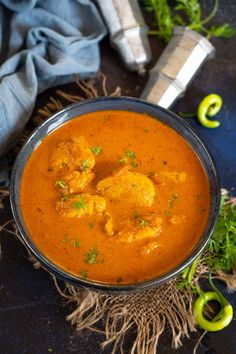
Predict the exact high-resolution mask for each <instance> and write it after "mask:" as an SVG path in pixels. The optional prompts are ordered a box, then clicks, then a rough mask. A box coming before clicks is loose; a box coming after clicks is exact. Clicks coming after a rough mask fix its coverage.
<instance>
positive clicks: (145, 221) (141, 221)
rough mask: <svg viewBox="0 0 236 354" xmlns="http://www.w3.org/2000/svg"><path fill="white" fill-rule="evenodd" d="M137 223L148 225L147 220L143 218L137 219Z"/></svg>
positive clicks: (143, 225)
mask: <svg viewBox="0 0 236 354" xmlns="http://www.w3.org/2000/svg"><path fill="white" fill-rule="evenodd" d="M139 225H140V226H142V227H146V226H148V225H149V221H147V220H144V219H139Z"/></svg>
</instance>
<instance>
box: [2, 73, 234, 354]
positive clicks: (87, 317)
mask: <svg viewBox="0 0 236 354" xmlns="http://www.w3.org/2000/svg"><path fill="white" fill-rule="evenodd" d="M106 80H107V78H106V76H105V75H104V74H102V73H99V74H98V77H97V78H95V79H92V80H89V81H86V82H85V81H80V80H76V84H77V85H78V89H79V90H80V91H81V92H82V95H72V94H68V93H66V92H64V91H62V90H57V91H56V95H57V96H59V99H58V98H57V99H56V98H54V97H50V98H49V103H47V105H46V106H45V107H44V108H43V109H39V110H38V112H37V115H36V116H35V117H34V118H33V123H34V125H35V126H37V125H39V124H40V123H42V122H43V121H44V120H45V118H48V117H49V116H50V115H52V114H53V113H55V112H56V111H58V110H59V109H61V108H62V107H64V106H65V105H66V104H68V102H69V103H75V102H79V101H81V100H83V99H86V98H92V97H97V96H108V91H107V86H106ZM97 86H100V87H99V88H100V92H101V94H99V89H98V88H97ZM119 95H120V88H119V87H117V88H116V90H115V91H114V92H113V93H111V94H110V96H119ZM84 96H85V97H84ZM62 101H64V102H63V103H62ZM30 133H31V131H28V130H25V131H24V133H23V134H22V136H21V138H20V141H19V143H18V144H17V145H16V147H15V148H14V149H13V150H12V156H14V155H15V154H16V153H17V152H18V150H19V148H20V146H21V145H22V144H23V143H24V141H25V140H26V139H27V138H28V136H29V134H30ZM222 193H223V194H224V195H225V194H226V193H227V191H225V190H223V191H222ZM8 197H9V191H8V189H0V209H1V208H3V206H4V204H3V200H4V199H5V198H8ZM226 203H231V204H233V205H235V198H233V199H230V200H229V199H226ZM2 230H4V231H7V232H8V233H9V234H13V235H15V236H17V238H18V239H19V240H20V241H21V242H22V240H21V237H20V235H19V232H18V230H17V227H16V225H15V223H14V220H8V221H6V222H5V223H4V224H3V225H1V226H0V232H1V231H2ZM0 254H1V248H0ZM206 256H207V254H206V253H205V254H203V255H202V257H201V259H200V262H199V263H198V266H197V270H196V273H195V276H194V279H193V284H195V285H197V284H198V282H199V280H200V279H201V278H204V277H206V274H207V273H208V271H209V269H208V268H207V266H206V265H205V262H204V258H205V257H206ZM28 257H29V259H30V261H32V262H33V265H34V267H35V268H36V269H37V268H40V267H41V265H40V263H39V262H38V261H37V260H36V259H35V258H34V257H33V256H32V255H31V254H30V253H29V252H28ZM214 276H215V277H216V278H218V279H220V280H222V281H224V282H225V283H226V285H227V287H228V290H229V291H233V290H235V289H236V270H234V271H233V273H232V274H226V273H224V272H217V273H216V274H214ZM52 277H53V280H54V283H55V286H56V288H57V290H58V292H59V293H60V295H61V296H62V297H63V298H64V299H65V300H66V301H67V302H69V303H73V305H74V306H75V310H74V311H73V312H72V313H70V314H69V315H68V316H67V320H68V321H70V322H71V323H72V324H73V325H74V326H75V328H76V330H77V331H78V332H79V331H81V330H83V329H88V330H91V331H96V332H100V333H103V334H104V335H105V340H104V341H103V343H102V344H101V347H102V348H105V347H107V346H108V345H110V344H112V345H113V349H112V354H114V353H117V352H120V353H124V347H123V344H124V340H125V336H126V334H127V333H128V332H129V331H131V330H132V331H133V332H134V333H136V335H134V341H133V343H132V344H131V349H130V354H134V353H137V354H154V353H156V350H157V347H158V341H159V338H160V336H161V334H162V333H163V331H164V330H167V331H169V335H170V337H171V345H172V347H173V348H178V347H180V346H181V345H182V340H183V339H184V338H185V337H189V336H190V333H191V332H193V331H196V323H195V321H194V317H193V312H192V305H193V301H194V294H193V293H192V292H190V291H189V290H188V289H183V290H181V291H180V289H179V287H178V280H177V279H175V280H172V281H170V282H168V283H166V284H164V285H162V286H160V287H158V288H156V289H152V290H147V291H144V292H140V293H133V294H115V295H111V294H107V293H104V292H100V291H95V290H91V289H88V288H84V287H81V288H79V287H75V286H73V285H70V284H66V283H65V284H64V286H63V287H60V286H59V284H58V282H57V280H56V278H55V277H54V276H52Z"/></svg>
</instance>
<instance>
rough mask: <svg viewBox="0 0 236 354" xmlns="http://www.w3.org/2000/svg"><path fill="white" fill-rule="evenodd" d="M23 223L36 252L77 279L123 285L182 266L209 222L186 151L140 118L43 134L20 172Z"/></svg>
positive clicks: (200, 183) (75, 123)
mask: <svg viewBox="0 0 236 354" xmlns="http://www.w3.org/2000/svg"><path fill="white" fill-rule="evenodd" d="M20 198H21V208H22V212H23V218H24V222H25V224H26V226H27V230H28V232H29V234H30V235H31V238H32V240H33V242H34V243H35V244H36V246H37V248H38V249H39V250H40V251H41V253H42V254H43V255H44V256H45V257H47V258H48V259H49V260H50V261H52V262H53V263H55V264H56V265H57V266H59V267H60V268H61V269H63V270H66V271H68V272H70V273H71V274H73V275H76V276H78V277H81V278H83V279H86V278H87V279H89V280H95V281H98V282H104V283H110V284H118V283H119V284H120V283H121V284H122V283H123V284H125V283H133V282H137V281H143V280H148V279H151V278H153V277H155V276H157V275H160V274H163V273H165V272H167V271H168V270H170V269H172V268H173V267H175V266H177V265H178V264H179V263H180V262H181V261H183V260H184V259H185V258H186V257H187V255H189V254H190V252H191V250H192V249H193V247H194V246H195V244H196V243H197V242H198V241H199V238H200V237H201V234H202V232H203V230H204V228H205V226H206V223H207V219H208V214H209V204H210V196H209V185H208V180H207V177H206V174H205V171H204V169H203V167H202V165H201V163H200V161H199V159H198V157H197V155H196V154H195V153H194V151H193V150H192V148H191V147H190V145H189V144H188V143H187V142H186V141H185V140H184V139H183V138H182V137H181V136H180V135H179V134H178V133H177V132H176V131H174V130H173V129H171V128H170V127H168V126H166V125H164V124H163V123H161V122H159V121H158V120H156V119H153V118H151V117H149V116H147V115H145V114H139V113H132V112H126V111H100V112H95V113H89V114H86V115H83V116H79V117H76V118H74V119H73V120H71V121H69V122H67V123H65V124H64V125H63V126H61V127H60V128H58V129H57V130H56V131H54V132H53V133H51V134H50V135H48V136H47V137H46V138H45V139H44V140H43V142H42V143H41V144H40V145H39V146H38V147H37V149H36V150H35V151H34V152H33V153H32V155H31V157H30V159H29V161H28V163H27V165H26V167H25V170H24V173H23V177H22V182H21V190H20Z"/></svg>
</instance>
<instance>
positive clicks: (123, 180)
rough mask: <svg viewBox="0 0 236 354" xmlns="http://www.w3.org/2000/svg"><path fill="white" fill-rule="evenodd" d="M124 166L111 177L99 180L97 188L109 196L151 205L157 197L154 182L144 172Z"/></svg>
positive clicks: (137, 203) (141, 204)
mask: <svg viewBox="0 0 236 354" xmlns="http://www.w3.org/2000/svg"><path fill="white" fill-rule="evenodd" d="M130 169H131V167H130V166H125V167H122V168H121V169H120V170H118V171H117V172H115V173H113V175H112V176H111V177H107V178H105V179H103V180H102V181H100V182H98V184H97V190H98V191H99V192H100V193H101V194H102V195H103V196H104V197H107V198H111V199H118V200H125V201H126V202H129V203H132V204H136V205H139V206H148V207H149V206H151V205H152V204H153V201H154V198H155V194H156V193H155V188H154V185H153V182H152V181H151V180H150V179H149V178H148V177H147V176H145V175H144V174H141V173H138V172H133V171H130Z"/></svg>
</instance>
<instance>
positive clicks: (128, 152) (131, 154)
mask: <svg viewBox="0 0 236 354" xmlns="http://www.w3.org/2000/svg"><path fill="white" fill-rule="evenodd" d="M125 156H127V157H129V158H130V159H135V158H136V154H135V152H134V151H132V150H127V151H126V153H125Z"/></svg>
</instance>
